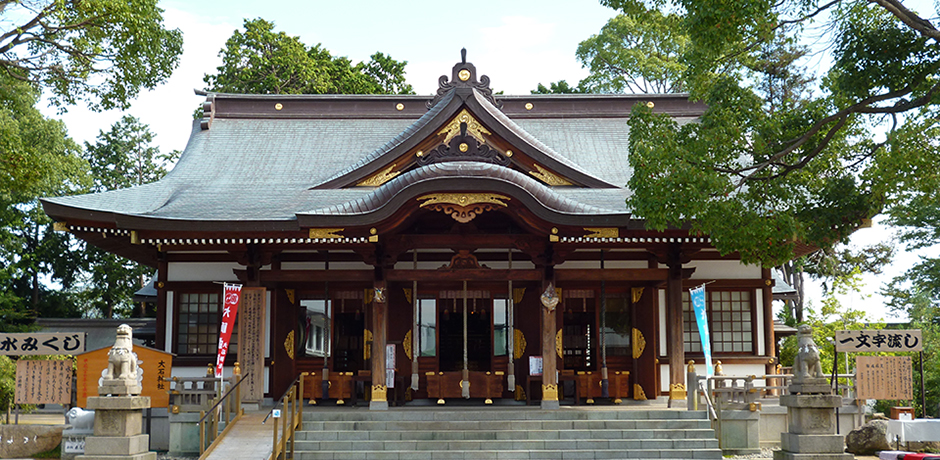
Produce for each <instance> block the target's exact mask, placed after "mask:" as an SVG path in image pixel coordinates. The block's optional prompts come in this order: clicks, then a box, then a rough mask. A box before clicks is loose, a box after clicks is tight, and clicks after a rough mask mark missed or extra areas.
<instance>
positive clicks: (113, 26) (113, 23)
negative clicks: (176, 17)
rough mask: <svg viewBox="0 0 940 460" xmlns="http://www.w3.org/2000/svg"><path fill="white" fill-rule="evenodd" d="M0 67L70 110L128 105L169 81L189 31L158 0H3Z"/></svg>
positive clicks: (9, 77)
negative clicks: (173, 26) (175, 26)
mask: <svg viewBox="0 0 940 460" xmlns="http://www.w3.org/2000/svg"><path fill="white" fill-rule="evenodd" d="M0 8H2V9H3V14H4V17H5V18H6V19H7V20H5V21H4V23H5V26H4V27H2V28H0V69H2V70H3V72H2V74H3V76H4V77H5V78H8V79H10V80H18V81H21V82H29V83H31V84H33V85H34V86H39V87H42V88H44V89H47V90H49V91H50V95H51V97H50V101H51V102H52V103H53V104H55V105H57V106H59V107H60V108H62V109H63V110H64V108H65V106H66V105H72V104H76V103H78V102H84V103H85V104H87V106H88V107H89V108H91V109H92V110H107V109H112V108H127V107H128V106H129V105H130V102H131V101H132V100H133V99H134V98H135V97H137V95H138V94H139V92H140V89H141V88H153V87H155V86H156V85H158V84H159V83H161V82H163V81H165V80H166V79H167V78H168V77H169V76H170V74H171V73H172V71H173V69H174V68H176V65H177V63H178V57H179V54H180V53H181V52H182V46H183V34H182V33H181V32H180V31H179V30H167V29H166V28H165V27H164V26H163V10H162V9H160V8H159V7H157V2H156V0H95V1H60V0H36V1H11V0H4V1H2V2H0Z"/></svg>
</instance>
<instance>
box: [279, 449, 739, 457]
mask: <svg viewBox="0 0 940 460" xmlns="http://www.w3.org/2000/svg"><path fill="white" fill-rule="evenodd" d="M295 456H296V458H297V459H298V460H362V459H370V460H467V459H473V460H478V459H480V460H488V459H544V460H567V459H582V460H583V459H602V460H628V459H629V460H641V459H657V460H690V459H714V460H718V459H721V458H722V456H721V450H718V449H709V450H696V451H688V450H678V449H677V450H633V451H611V450H607V451H604V450H600V451H598V450H568V451H564V452H559V451H557V450H530V451H522V450H510V451H500V450H475V451H461V450H450V451H426V452H414V451H408V452H405V451H400V452H392V451H319V452H296V453H295Z"/></svg>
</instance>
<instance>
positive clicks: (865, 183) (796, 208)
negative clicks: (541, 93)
mask: <svg viewBox="0 0 940 460" xmlns="http://www.w3.org/2000/svg"><path fill="white" fill-rule="evenodd" d="M604 3H605V4H608V5H610V6H613V7H617V8H621V9H622V11H623V13H624V14H625V15H644V14H650V11H655V10H661V9H670V10H672V11H674V13H671V14H678V15H679V16H678V17H679V20H678V22H677V24H678V26H677V28H678V29H679V30H680V32H681V33H684V34H685V35H687V36H688V37H692V38H693V39H692V40H690V41H689V42H688V45H687V46H686V48H685V49H684V51H682V52H681V54H680V55H679V56H678V58H677V60H678V62H679V63H681V64H682V65H684V66H685V67H686V71H685V73H684V74H683V76H682V83H683V88H684V89H685V90H687V91H688V92H689V93H690V94H691V95H692V98H693V99H696V100H700V101H702V102H704V103H705V104H706V106H707V109H706V112H705V114H704V115H703V116H702V117H701V119H700V122H698V123H685V124H682V123H677V122H675V121H671V120H668V119H665V117H664V116H659V115H655V114H653V113H652V111H650V110H649V109H647V108H645V107H638V108H637V109H636V110H634V112H633V117H632V119H631V120H630V122H629V125H630V129H631V132H630V137H631V141H630V145H631V156H630V158H629V161H630V164H631V166H632V167H633V168H634V171H635V173H634V176H633V179H632V180H631V182H630V184H629V186H630V187H631V189H632V190H633V191H634V194H633V195H632V196H631V197H630V198H629V199H628V201H627V205H628V208H630V209H631V210H633V211H634V212H635V213H636V214H637V215H638V216H640V217H642V218H644V219H646V221H647V224H648V226H649V227H651V228H654V229H664V228H667V227H678V226H682V225H691V227H692V230H693V231H694V232H698V233H702V234H707V235H709V236H710V237H711V238H712V241H713V242H714V243H715V245H716V246H717V247H718V248H719V250H721V252H722V253H729V252H738V253H740V254H741V256H742V260H743V261H744V262H746V263H761V264H763V265H764V266H773V265H778V264H780V263H783V262H786V261H788V260H790V259H792V258H793V256H794V254H795V252H796V250H797V248H798V247H803V246H802V245H803V244H808V245H810V246H815V247H818V248H823V249H831V248H832V247H833V246H834V245H836V244H837V243H839V242H841V241H844V240H845V239H846V237H847V236H848V235H849V234H851V233H852V232H853V231H854V230H855V229H856V228H857V227H858V226H859V225H860V224H861V222H863V221H865V220H866V219H868V218H871V217H872V216H874V215H875V214H878V213H879V212H882V211H887V212H888V213H890V214H891V215H892V216H894V218H895V219H903V218H908V217H909V216H908V215H907V214H905V212H910V211H911V210H912V209H913V208H914V207H915V206H917V205H922V204H923V203H933V204H936V203H938V202H940V200H937V198H936V192H935V190H937V187H936V186H937V185H940V184H938V180H937V174H936V171H938V170H940V168H938V166H940V164H938V161H940V155H937V146H938V145H937V141H936V139H937V132H936V128H937V108H938V103H940V97H938V95H940V44H938V40H940V32H938V31H937V29H935V28H934V27H933V26H932V25H931V24H930V23H929V22H927V21H925V20H923V19H922V18H921V17H920V16H917V14H915V13H913V12H911V11H908V10H906V9H903V8H901V9H888V8H887V7H885V6H882V4H877V3H871V2H861V1H842V2H819V3H817V2H811V1H807V0H793V1H783V2H771V1H764V0H758V1H755V0H732V1H725V0H722V1H718V0H705V1H698V0H696V1H692V0H684V1H677V2H675V3H667V2H665V1H656V0H650V1H639V0H624V1H605V2H604ZM662 14H663V16H668V14H667V13H665V12H663V13H662ZM813 21H816V22H815V23H814V22H813ZM817 25H818V27H819V29H811V26H817ZM820 29H821V30H825V31H827V32H828V35H824V38H825V39H827V40H829V43H828V44H829V45H831V46H829V47H828V48H827V51H828V52H829V53H830V54H831V59H832V62H833V65H832V67H831V68H830V69H828V71H826V72H824V73H822V74H820V75H811V74H808V73H807V72H806V70H805V69H803V68H801V67H800V63H801V62H805V59H804V58H803V56H804V55H805V54H806V49H804V48H801V47H799V46H796V45H795V44H796V43H805V42H808V41H809V40H810V37H812V34H814V33H817V32H818V30H820ZM676 33H678V32H676ZM811 88H812V89H815V90H814V91H810V89H811ZM879 127H880V129H886V130H887V135H886V136H882V135H879V134H878V133H877V129H876V128H879ZM882 137H884V139H882ZM924 176H926V177H924ZM920 178H923V179H924V182H925V183H924V184H920V185H917V184H915V182H916V181H917V180H918V179H920ZM932 209H936V207H934V208H932ZM928 219H930V215H929V214H925V215H924V216H923V220H928ZM928 228H929V229H935V228H936V227H928ZM926 234H932V233H931V232H930V231H926V232H925V231H921V232H920V233H918V234H912V236H911V238H918V237H923V236H924V235H926Z"/></svg>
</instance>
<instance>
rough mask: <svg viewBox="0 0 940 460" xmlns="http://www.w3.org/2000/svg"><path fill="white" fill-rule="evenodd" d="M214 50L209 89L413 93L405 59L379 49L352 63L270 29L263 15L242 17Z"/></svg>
mask: <svg viewBox="0 0 940 460" xmlns="http://www.w3.org/2000/svg"><path fill="white" fill-rule="evenodd" d="M244 29H245V30H244V31H241V30H236V31H235V32H234V33H233V34H232V36H231V37H229V39H228V40H227V41H226V42H225V48H223V49H222V50H221V51H220V52H219V56H221V57H222V65H221V66H219V67H218V68H217V69H216V73H215V74H208V75H206V76H205V78H204V80H205V82H206V84H207V85H208V88H207V89H208V90H209V91H219V92H229V93H249V94H413V90H412V87H411V85H409V84H407V83H405V65H406V64H407V62H405V61H396V60H394V59H392V58H391V57H390V56H387V55H385V54H382V53H375V54H373V55H372V57H371V59H370V61H368V62H364V63H359V64H355V65H353V64H352V62H351V61H350V60H349V59H347V58H345V57H333V56H331V55H330V52H329V51H327V50H326V49H325V48H323V47H322V46H321V45H320V44H317V45H314V46H307V45H306V44H304V43H303V42H301V41H300V38H299V37H296V36H290V35H288V34H287V33H285V32H283V31H275V30H274V23H273V22H270V21H266V20H264V19H261V18H258V19H251V20H249V19H245V22H244Z"/></svg>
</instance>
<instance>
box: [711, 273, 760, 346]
mask: <svg viewBox="0 0 940 460" xmlns="http://www.w3.org/2000/svg"><path fill="white" fill-rule="evenodd" d="M706 289H708V288H707V287H706ZM753 295H754V310H756V311H755V313H756V314H755V315H754V318H755V319H756V322H755V324H754V331H755V332H756V334H754V336H755V338H756V339H757V348H756V350H757V355H758V356H764V355H765V350H764V295H763V292H762V290H761V289H755V290H754V294H753Z"/></svg>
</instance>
